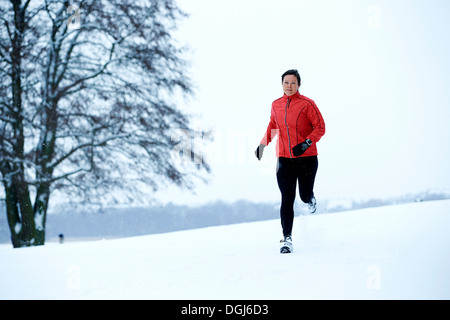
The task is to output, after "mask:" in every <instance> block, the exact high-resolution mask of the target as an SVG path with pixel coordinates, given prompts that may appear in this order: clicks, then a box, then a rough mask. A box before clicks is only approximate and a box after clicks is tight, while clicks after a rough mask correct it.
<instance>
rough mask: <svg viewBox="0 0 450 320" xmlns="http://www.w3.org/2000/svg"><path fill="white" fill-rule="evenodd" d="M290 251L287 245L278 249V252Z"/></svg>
mask: <svg viewBox="0 0 450 320" xmlns="http://www.w3.org/2000/svg"><path fill="white" fill-rule="evenodd" d="M291 252H292V249H291V248H289V247H287V246H285V247H281V249H280V253H291Z"/></svg>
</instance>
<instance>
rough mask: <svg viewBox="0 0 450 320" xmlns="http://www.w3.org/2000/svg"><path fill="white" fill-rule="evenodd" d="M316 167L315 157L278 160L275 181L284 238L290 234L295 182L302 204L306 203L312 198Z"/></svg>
mask: <svg viewBox="0 0 450 320" xmlns="http://www.w3.org/2000/svg"><path fill="white" fill-rule="evenodd" d="M317 167H318V160H317V156H313V157H300V158H293V159H290V158H282V157H280V158H278V164H277V181H278V187H279V188H280V191H281V208H280V217H281V226H282V228H283V235H284V236H288V235H291V233H292V225H293V223H294V201H295V192H296V186H297V180H298V188H299V193H300V198H301V199H302V201H303V202H304V203H308V202H309V201H311V199H312V197H313V196H314V192H313V188H314V180H315V178H316V172H317Z"/></svg>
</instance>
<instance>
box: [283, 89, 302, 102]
mask: <svg viewBox="0 0 450 320" xmlns="http://www.w3.org/2000/svg"><path fill="white" fill-rule="evenodd" d="M288 98H289V100H291V101H292V99H294V98H300V92H298V91H297V92H296V93H294V94H293V95H292V96H287V95H286V94H283V99H284V100H287V99H288Z"/></svg>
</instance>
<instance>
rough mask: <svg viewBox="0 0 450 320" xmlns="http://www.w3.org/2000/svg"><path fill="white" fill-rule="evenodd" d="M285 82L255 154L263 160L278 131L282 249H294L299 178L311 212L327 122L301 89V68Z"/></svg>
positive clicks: (289, 73)
mask: <svg viewBox="0 0 450 320" xmlns="http://www.w3.org/2000/svg"><path fill="white" fill-rule="evenodd" d="M281 82H282V85H283V91H284V95H283V96H282V97H281V98H279V99H277V100H275V101H274V102H273V103H272V110H271V115H270V122H269V125H268V126H267V130H266V134H265V135H264V138H263V139H262V140H261V143H260V145H259V146H258V148H257V149H256V151H255V154H256V157H257V158H258V160H261V158H262V155H263V152H264V148H265V147H266V146H267V145H268V144H269V143H270V142H271V141H272V139H273V138H274V137H275V135H276V134H278V142H277V152H276V153H277V157H278V163H277V182H278V187H279V188H280V191H281V207H280V217H281V226H282V229H283V236H284V240H282V241H281V242H282V246H281V249H280V252H281V253H290V252H292V250H293V247H292V225H293V222H294V201H295V192H296V187H297V181H298V186H299V193H300V198H301V200H302V201H303V202H304V203H307V204H308V207H309V211H310V212H311V213H314V212H315V211H316V199H315V197H314V192H313V188H314V180H315V177H316V172H317V166H318V161H317V147H316V143H317V142H318V141H319V140H320V138H322V136H323V135H324V134H325V122H324V121H323V118H322V114H321V113H320V111H319V109H318V108H317V106H316V104H315V103H314V101H312V100H311V99H309V98H307V97H305V96H302V95H301V94H300V93H299V92H298V89H299V88H300V84H301V79H300V75H299V73H298V71H297V70H288V71H286V72H285V73H284V74H283V75H282V76H281Z"/></svg>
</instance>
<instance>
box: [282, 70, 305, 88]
mask: <svg viewBox="0 0 450 320" xmlns="http://www.w3.org/2000/svg"><path fill="white" fill-rule="evenodd" d="M287 75H293V76H296V77H297V81H298V85H299V86H300V84H301V78H300V74H299V73H298V71H297V70H296V69H291V70H288V71H286V72H285V73H283V75H282V76H281V83H283V81H284V77H285V76H287Z"/></svg>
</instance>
